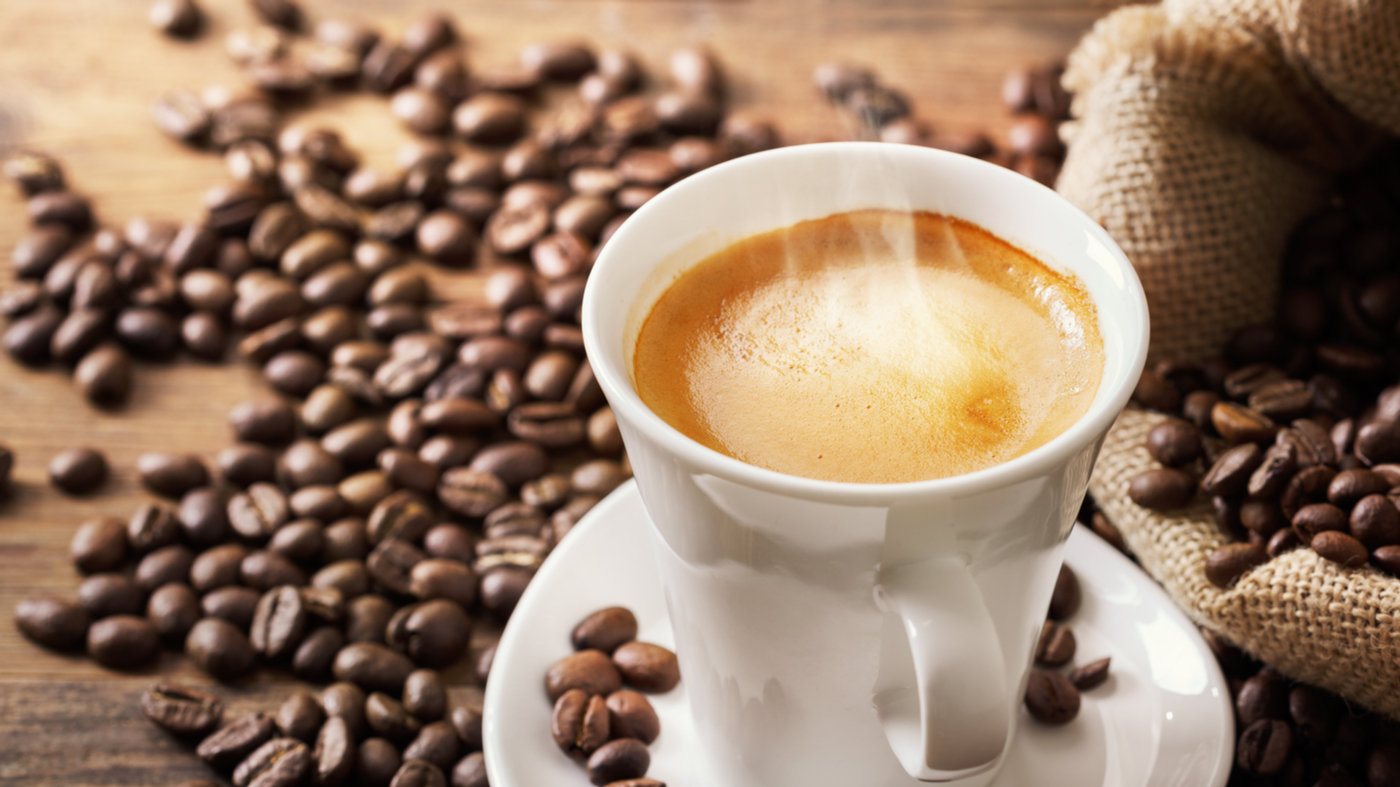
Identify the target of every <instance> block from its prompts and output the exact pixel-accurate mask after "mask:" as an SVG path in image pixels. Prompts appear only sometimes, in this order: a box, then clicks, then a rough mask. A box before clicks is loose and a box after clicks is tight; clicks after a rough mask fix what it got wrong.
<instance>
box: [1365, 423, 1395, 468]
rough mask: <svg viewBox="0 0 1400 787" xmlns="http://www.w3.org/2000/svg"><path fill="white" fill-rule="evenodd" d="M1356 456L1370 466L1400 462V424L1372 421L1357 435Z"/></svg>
mask: <svg viewBox="0 0 1400 787" xmlns="http://www.w3.org/2000/svg"><path fill="white" fill-rule="evenodd" d="M1356 455H1357V456H1358V457H1360V458H1361V459H1362V460H1363V461H1365V462H1369V463H1370V464H1373V465H1375V464H1383V463H1385V462H1394V461H1396V460H1400V424H1397V423H1394V422H1389V421H1372V422H1371V423H1368V424H1366V425H1365V426H1362V427H1361V428H1360V429H1359V430H1358V431H1357V433H1356Z"/></svg>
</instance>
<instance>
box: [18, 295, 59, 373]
mask: <svg viewBox="0 0 1400 787" xmlns="http://www.w3.org/2000/svg"><path fill="white" fill-rule="evenodd" d="M63 318H64V313H63V312H62V311H61V310H59V309H57V308H55V307H53V306H40V307H39V308H38V309H35V310H34V311H32V312H30V313H29V314H27V315H25V316H24V317H21V318H20V319H18V320H15V321H14V322H12V323H10V327H9V328H7V329H6V330H5V335H4V340H3V343H4V346H5V351H6V352H8V353H9V354H10V356H11V357H12V358H14V359H15V360H16V361H19V362H20V363H23V364H28V365H30V366H38V365H40V364H42V363H44V362H46V361H48V360H49V343H50V342H51V341H52V339H53V335H54V333H55V332H56V331H57V330H58V327H59V325H60V324H61V323H62V322H63Z"/></svg>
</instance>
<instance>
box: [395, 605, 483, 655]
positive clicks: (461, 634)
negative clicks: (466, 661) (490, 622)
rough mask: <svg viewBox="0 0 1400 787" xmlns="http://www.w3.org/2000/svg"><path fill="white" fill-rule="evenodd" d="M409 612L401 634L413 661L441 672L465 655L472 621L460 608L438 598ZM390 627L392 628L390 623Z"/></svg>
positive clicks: (415, 606)
mask: <svg viewBox="0 0 1400 787" xmlns="http://www.w3.org/2000/svg"><path fill="white" fill-rule="evenodd" d="M410 609H411V611H410V612H408V614H407V616H406V618H405V619H404V623H403V628H402V632H403V637H404V644H405V649H406V650H407V652H408V655H409V656H411V657H412V658H413V660H414V661H416V662H418V663H419V664H421V665H423V666H425V667H430V668H434V669H441V668H444V667H447V666H450V665H451V664H453V663H455V662H456V661H457V660H458V659H460V658H461V657H462V656H463V655H465V654H466V652H467V646H468V644H470V641H471V618H470V617H469V616H468V615H467V613H466V612H465V611H464V610H463V609H462V607H461V606H459V605H458V604H456V603H455V602H452V601H448V600H447V599H441V598H439V599H432V600H429V601H424V602H422V603H420V604H416V605H414V606H413V607H411V608H410ZM389 627H390V629H393V628H394V626H393V624H392V623H391V624H390V626H389ZM390 644H393V642H392V641H391V643H390Z"/></svg>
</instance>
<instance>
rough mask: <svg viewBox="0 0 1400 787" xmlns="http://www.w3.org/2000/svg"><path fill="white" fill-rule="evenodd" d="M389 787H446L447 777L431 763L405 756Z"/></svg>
mask: <svg viewBox="0 0 1400 787" xmlns="http://www.w3.org/2000/svg"><path fill="white" fill-rule="evenodd" d="M389 787H447V777H445V776H443V773H442V771H441V770H440V769H439V768H438V767H437V766H436V765H433V764H432V763H429V762H425V761H424V760H414V759H408V758H407V757H405V759H404V763H403V765H402V766H400V767H399V770H398V772H397V773H395V774H394V778H393V781H391V782H389Z"/></svg>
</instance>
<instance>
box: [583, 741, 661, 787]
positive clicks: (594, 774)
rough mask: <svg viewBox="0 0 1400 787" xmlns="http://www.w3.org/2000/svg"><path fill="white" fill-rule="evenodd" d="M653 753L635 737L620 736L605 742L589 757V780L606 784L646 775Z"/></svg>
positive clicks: (598, 783)
mask: <svg viewBox="0 0 1400 787" xmlns="http://www.w3.org/2000/svg"><path fill="white" fill-rule="evenodd" d="M649 767H651V753H650V752H648V751H647V747H646V744H645V743H642V742H641V741H639V740H637V739H635V738H619V739H618V740H614V741H610V742H608V743H605V744H603V745H602V746H601V747H599V748H598V750H597V751H595V752H593V754H592V755H591V756H590V757H589V758H588V780H589V781H590V782H592V783H593V784H597V785H606V784H612V783H613V782H617V781H621V780H623V779H636V778H640V777H642V776H645V775H646V772H647V768H649Z"/></svg>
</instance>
